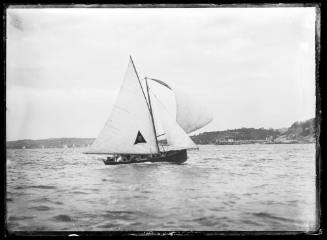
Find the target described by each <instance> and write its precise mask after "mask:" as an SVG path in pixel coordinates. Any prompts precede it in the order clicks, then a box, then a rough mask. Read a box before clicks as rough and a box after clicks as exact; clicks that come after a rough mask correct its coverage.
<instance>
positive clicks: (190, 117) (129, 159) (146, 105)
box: [84, 56, 212, 165]
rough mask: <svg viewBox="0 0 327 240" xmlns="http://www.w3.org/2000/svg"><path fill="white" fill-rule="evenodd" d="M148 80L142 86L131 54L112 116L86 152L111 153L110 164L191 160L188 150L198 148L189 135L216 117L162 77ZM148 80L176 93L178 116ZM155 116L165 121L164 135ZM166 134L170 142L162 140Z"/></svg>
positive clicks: (162, 121) (108, 161)
mask: <svg viewBox="0 0 327 240" xmlns="http://www.w3.org/2000/svg"><path fill="white" fill-rule="evenodd" d="M144 80H145V84H144V83H143V85H145V86H142V82H141V80H140V78H139V75H138V73H137V71H136V68H135V65H134V62H133V59H132V57H131V56H130V60H129V64H128V67H127V71H126V73H125V77H124V80H123V83H122V85H121V88H120V91H119V93H118V96H117V99H116V103H115V105H114V107H113V109H112V111H111V114H110V116H109V119H108V120H107V122H106V123H105V126H104V127H103V129H102V130H101V131H100V133H99V135H98V137H97V138H96V139H95V141H94V142H93V144H92V145H91V147H90V148H89V149H88V150H87V151H86V152H84V153H86V154H105V155H109V156H108V157H107V159H103V162H104V163H105V164H106V165H117V164H130V163H143V162H170V163H183V162H185V161H186V160H187V150H188V149H198V147H197V146H196V144H195V143H194V142H193V141H192V139H191V138H190V137H189V136H188V135H187V134H188V133H191V132H193V131H195V130H197V129H199V128H201V127H203V126H205V125H207V124H208V123H209V122H211V121H212V117H211V116H210V115H209V114H208V113H206V112H205V111H204V109H205V108H203V107H198V108H197V107H195V106H196V104H190V102H189V101H187V100H186V99H185V94H184V93H181V92H179V90H178V89H177V88H173V87H171V86H170V85H168V84H167V83H165V82H163V81H162V80H158V79H154V78H148V77H145V78H144ZM148 81H151V82H153V84H155V83H156V84H159V85H160V86H163V87H164V88H165V89H167V90H168V91H172V92H173V93H174V95H175V102H176V117H173V116H172V115H171V114H170V113H169V112H168V111H166V110H165V106H164V104H162V103H161V102H160V100H159V99H158V98H157V96H156V95H154V93H152V91H150V88H149V84H148ZM154 96H155V98H154ZM189 99H190V98H189ZM153 102H155V104H153ZM154 105H155V106H156V108H155V109H154ZM154 114H156V117H154ZM157 115H158V116H159V117H157ZM155 119H160V120H161V126H162V128H163V129H164V131H165V132H164V133H163V134H158V131H157V129H156V127H157V126H158V125H156V123H155V122H156V121H155ZM162 135H164V137H165V140H166V142H167V144H162V143H161V141H158V138H159V137H160V136H162Z"/></svg>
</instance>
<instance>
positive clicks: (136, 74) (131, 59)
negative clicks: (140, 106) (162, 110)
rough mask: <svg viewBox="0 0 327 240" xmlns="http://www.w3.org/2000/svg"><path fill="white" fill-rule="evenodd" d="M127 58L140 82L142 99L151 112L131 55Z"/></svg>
mask: <svg viewBox="0 0 327 240" xmlns="http://www.w3.org/2000/svg"><path fill="white" fill-rule="evenodd" d="M129 58H130V59H131V62H132V65H133V68H134V71H135V73H136V76H137V79H138V81H139V84H140V87H141V90H142V93H143V96H144V99H145V102H146V105H147V106H148V108H149V111H150V113H151V110H150V106H149V103H148V101H147V100H146V97H145V93H144V90H143V87H142V84H141V81H140V78H139V75H138V74H137V71H136V68H135V65H134V62H133V59H132V56H129ZM151 116H152V113H151Z"/></svg>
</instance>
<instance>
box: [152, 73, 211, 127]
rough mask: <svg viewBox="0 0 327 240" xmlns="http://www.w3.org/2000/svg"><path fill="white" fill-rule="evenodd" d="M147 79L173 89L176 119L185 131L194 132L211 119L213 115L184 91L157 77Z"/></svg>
mask: <svg viewBox="0 0 327 240" xmlns="http://www.w3.org/2000/svg"><path fill="white" fill-rule="evenodd" d="M148 79H150V80H153V81H155V82H157V83H159V84H161V85H163V86H165V87H166V88H168V89H170V90H172V91H173V93H174V95H175V101H176V121H177V123H178V124H179V125H180V126H181V127H182V128H183V129H184V131H185V132H186V133H191V132H194V131H195V130H197V129H200V128H202V127H204V126H205V125H207V124H208V123H210V122H211V121H212V120H213V117H212V116H211V114H210V113H209V112H208V111H207V110H206V107H205V106H202V105H201V104H199V103H198V101H195V100H194V97H192V96H190V95H189V94H187V93H186V92H185V91H183V90H181V89H180V88H178V87H176V86H174V87H171V86H170V85H168V84H167V83H165V82H163V81H161V80H158V79H154V78H148Z"/></svg>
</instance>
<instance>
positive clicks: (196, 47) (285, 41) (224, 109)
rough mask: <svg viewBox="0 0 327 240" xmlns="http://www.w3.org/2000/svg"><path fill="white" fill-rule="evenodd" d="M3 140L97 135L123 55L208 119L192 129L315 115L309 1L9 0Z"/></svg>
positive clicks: (278, 122)
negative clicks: (30, 2) (167, 4)
mask: <svg viewBox="0 0 327 240" xmlns="http://www.w3.org/2000/svg"><path fill="white" fill-rule="evenodd" d="M6 17H7V19H6V20H7V26H6V31H7V32H6V34H7V40H6V106H7V111H6V131H7V140H8V141H10V140H18V139H43V138H55V137H96V136H97V135H98V133H99V132H100V130H101V129H102V127H103V125H104V123H105V122H106V120H107V119H108V117H109V115H110V111H111V108H112V106H113V104H114V102H115V98H116V96H117V94H118V91H119V88H120V85H121V83H122V80H123V77H124V74H125V72H126V68H127V65H128V61H129V56H130V55H131V56H132V57H133V60H134V63H135V66H136V68H137V71H138V74H139V75H140V76H141V77H145V76H148V77H152V78H157V79H160V80H163V81H165V82H167V83H168V84H172V85H176V86H177V85H178V86H179V87H180V88H182V89H183V90H185V92H187V93H188V94H190V95H192V96H194V98H195V99H198V100H199V101H200V102H202V103H203V104H204V105H203V106H204V107H205V108H206V110H207V111H209V112H211V113H212V116H213V118H214V120H213V121H212V122H211V123H210V124H208V125H207V126H206V127H204V128H202V129H201V130H198V131H197V132H196V133H200V132H205V131H219V130H226V129H235V128H242V127H254V128H261V127H263V128H285V127H289V126H290V125H291V124H292V123H293V122H295V121H303V120H307V119H309V118H313V117H314V116H315V17H316V15H315V8H313V7H294V8H293V7H291V8H290V7H287V8H286V7H271V8H270V7H265V8H123V9H119V8H111V9H110V8H65V9H60V8H52V9H51V8H27V9H26V8H25V9H19V8H9V9H8V10H7V16H6Z"/></svg>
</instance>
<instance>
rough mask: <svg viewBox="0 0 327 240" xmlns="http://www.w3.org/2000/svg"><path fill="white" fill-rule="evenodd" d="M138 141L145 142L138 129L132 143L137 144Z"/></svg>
mask: <svg viewBox="0 0 327 240" xmlns="http://www.w3.org/2000/svg"><path fill="white" fill-rule="evenodd" d="M138 143H146V141H145V139H144V137H143V135H142V134H141V132H140V131H138V133H137V136H136V139H135V142H134V144H138Z"/></svg>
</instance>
